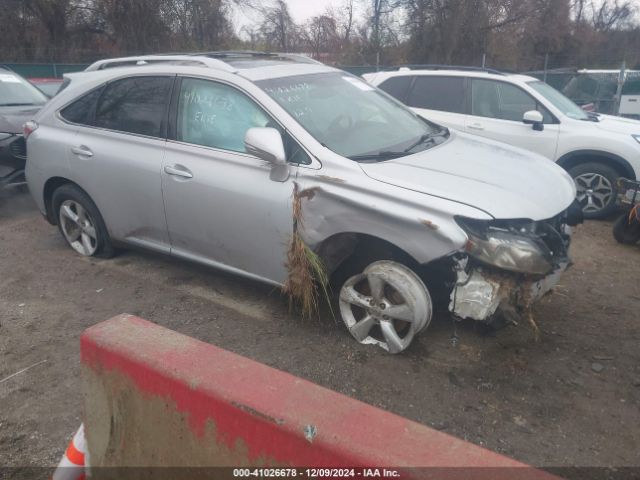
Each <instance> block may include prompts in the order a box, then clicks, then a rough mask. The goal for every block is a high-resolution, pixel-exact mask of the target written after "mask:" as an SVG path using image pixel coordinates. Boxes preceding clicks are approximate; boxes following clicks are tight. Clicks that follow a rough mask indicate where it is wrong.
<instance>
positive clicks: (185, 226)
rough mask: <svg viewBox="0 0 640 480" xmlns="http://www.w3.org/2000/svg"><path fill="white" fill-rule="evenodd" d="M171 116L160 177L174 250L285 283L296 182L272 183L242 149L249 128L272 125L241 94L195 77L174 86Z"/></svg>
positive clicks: (266, 168) (267, 170)
mask: <svg viewBox="0 0 640 480" xmlns="http://www.w3.org/2000/svg"><path fill="white" fill-rule="evenodd" d="M172 110H175V114H174V113H172V119H173V121H174V126H173V127H172V130H175V131H172V132H171V134H170V135H171V140H170V141H169V142H168V143H167V151H166V156H165V159H164V164H163V171H162V188H163V192H164V202H165V211H166V217H167V224H168V228H169V235H170V238H171V252H172V253H173V254H175V255H177V256H180V257H184V258H189V259H192V260H196V261H200V262H204V263H208V264H210V265H213V266H217V267H222V268H225V269H227V270H231V271H234V272H236V273H241V274H245V275H248V276H252V277H255V278H258V279H260V280H264V281H269V282H271V283H283V282H284V281H285V279H286V275H287V273H286V267H285V260H286V252H287V249H288V245H289V241H290V239H291V235H292V230H293V218H292V192H293V178H292V176H290V177H289V179H288V180H285V181H284V182H280V181H275V180H271V179H270V178H269V175H270V172H271V166H270V165H269V164H267V163H266V162H264V161H263V160H260V159H258V158H256V157H254V156H252V155H249V154H247V153H245V148H244V137H245V133H246V131H247V130H248V129H249V128H252V127H265V126H271V127H277V124H275V122H274V121H273V120H272V119H271V117H270V116H269V115H268V114H267V113H266V112H265V111H264V110H263V109H262V108H261V107H260V106H259V105H258V104H257V103H256V102H255V101H254V100H253V99H251V98H250V97H249V96H248V95H247V94H245V93H244V92H242V91H240V90H238V89H236V88H235V87H233V86H230V85H228V84H225V83H221V82H217V81H211V80H203V79H198V78H183V79H181V80H180V81H179V87H178V88H177V90H176V95H175V96H174V107H172ZM292 170H293V168H292ZM292 173H295V172H292Z"/></svg>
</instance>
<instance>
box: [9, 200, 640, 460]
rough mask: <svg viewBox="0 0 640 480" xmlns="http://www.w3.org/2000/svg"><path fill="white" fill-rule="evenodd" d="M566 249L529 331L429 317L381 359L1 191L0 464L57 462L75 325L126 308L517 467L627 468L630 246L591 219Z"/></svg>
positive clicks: (638, 445) (241, 292) (73, 378)
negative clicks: (91, 249) (61, 227)
mask: <svg viewBox="0 0 640 480" xmlns="http://www.w3.org/2000/svg"><path fill="white" fill-rule="evenodd" d="M573 258H574V261H575V265H574V266H573V268H572V269H571V270H570V271H569V272H568V273H567V274H566V275H565V276H564V277H563V279H562V281H561V285H560V286H558V287H557V288H556V289H555V291H554V293H553V294H551V295H550V296H548V297H546V298H545V299H543V300H542V301H541V303H539V304H538V305H537V307H536V309H535V313H536V319H537V322H538V324H539V325H540V328H541V338H540V341H539V342H537V343H536V342H535V341H534V338H533V334H532V331H531V330H530V328H529V327H528V326H526V325H520V326H518V327H509V328H507V329H504V330H501V331H499V332H497V333H493V334H487V333H482V332H480V331H478V329H476V328H474V326H473V325H472V324H470V323H469V324H467V323H459V324H454V322H452V321H451V319H449V318H436V319H435V320H434V321H433V322H432V324H431V327H430V328H429V329H428V330H427V331H426V332H425V333H424V334H423V335H422V336H421V337H420V338H419V339H418V340H417V341H415V342H414V344H413V345H412V346H411V347H410V349H409V350H408V351H406V352H405V353H404V354H402V355H398V356H391V355H388V354H385V353H384V352H383V351H381V350H379V349H376V348H374V347H367V346H362V345H359V344H357V343H356V342H355V341H353V340H352V339H351V337H350V336H349V334H348V332H347V331H346V329H345V328H344V327H343V326H342V325H341V324H338V323H335V322H334V320H333V319H331V318H325V319H322V320H318V321H305V322H303V321H300V320H299V319H297V318H296V317H295V316H294V315H290V314H289V310H288V303H287V300H286V299H285V298H283V297H282V296H281V295H280V294H279V293H278V292H277V291H274V290H273V289H272V288H270V287H265V286H263V285H259V284H256V283H253V282H250V281H246V280H242V279H238V278H236V277H232V276H230V275H227V274H224V273H220V272H218V271H215V270H210V269H206V268H202V267H199V266H195V265H192V264H188V263H181V262H178V261H176V260H173V259H171V258H168V257H164V256H159V255H153V254H148V253H143V252H137V251H128V252H124V253H122V254H121V255H120V256H118V257H116V258H115V259H112V260H89V259H84V258H81V257H79V256H78V255H77V254H75V253H74V252H73V251H72V250H71V249H70V248H68V247H66V245H65V244H64V242H63V240H62V238H61V236H60V235H59V233H58V231H57V230H56V228H54V227H51V226H50V225H48V224H47V223H46V222H45V220H44V219H43V218H42V217H41V215H40V214H39V213H38V212H37V210H36V208H35V206H34V204H33V203H32V201H31V198H30V197H29V195H28V194H27V193H25V192H24V191H22V192H13V193H12V194H11V195H8V196H7V195H5V196H3V197H0V464H2V465H5V466H27V465H33V466H45V465H54V464H56V463H57V462H58V460H59V458H60V456H61V454H62V452H63V450H64V448H65V446H66V442H67V441H68V438H69V437H70V435H71V434H72V433H73V432H74V431H75V430H76V429H77V427H78V425H79V424H80V421H81V414H82V411H81V392H80V388H81V386H80V378H79V370H80V368H79V343H78V338H79V335H80V333H81V332H82V331H83V330H84V329H85V328H87V327H89V326H91V325H93V324H95V323H97V322H100V321H102V320H105V319H107V318H110V317H112V316H114V315H116V314H119V313H122V312H127V313H132V314H136V315H139V316H141V317H143V318H146V319H148V320H151V321H153V322H156V323H158V324H160V325H163V326H166V327H169V328H172V329H174V330H177V331H179V332H182V333H185V334H187V335H191V336H193V337H196V338H199V339H201V340H204V341H207V342H210V343H213V344H216V345H218V346H221V347H223V348H226V349H228V350H231V351H233V352H236V353H239V354H242V355H246V356H248V357H250V358H253V359H255V360H258V361H260V362H263V363H266V364H268V365H271V366H273V367H276V368H279V369H282V370H285V371H287V372H290V373H292V374H295V375H299V376H301V377H304V378H306V379H309V380H311V381H313V382H316V383H318V384H320V385H323V386H326V387H329V388H332V389H334V390H337V391H339V392H342V393H344V394H346V395H349V396H352V397H355V398H357V399H359V400H362V401H364V402H367V403H370V404H373V405H376V406H378V407H381V408H383V409H386V410H389V411H392V412H395V413H397V414H400V415H403V416H405V417H408V418H410V419H413V420H415V421H418V422H421V423H423V424H426V425H430V426H433V427H435V428H437V429H440V430H443V431H446V432H448V433H451V434H453V435H455V436H458V437H461V438H464V439H467V440H469V441H472V442H474V443H476V444H479V445H482V446H485V447H487V448H489V449H491V450H495V451H498V452H502V453H504V454H507V455H509V456H512V457H514V458H516V459H518V460H521V461H524V462H527V463H530V464H534V465H538V466H546V467H549V466H618V467H620V466H640V458H639V452H640V428H638V426H639V425H640V348H639V346H640V322H639V319H640V317H639V315H638V312H639V311H640V277H639V272H640V246H636V247H624V246H620V245H618V244H616V243H615V241H614V240H613V238H612V236H611V224H610V223H609V222H590V223H588V224H586V225H584V226H581V227H579V228H578V230H577V233H576V235H575V240H574V246H573ZM454 338H455V339H457V341H453V340H452V339H454ZM33 365H35V366H33ZM30 366H33V367H32V368H31V369H29V370H27V371H24V372H23V373H20V374H18V375H15V376H13V377H11V378H9V379H6V377H8V376H10V375H12V374H14V373H16V372H19V371H21V370H22V369H25V368H27V367H30Z"/></svg>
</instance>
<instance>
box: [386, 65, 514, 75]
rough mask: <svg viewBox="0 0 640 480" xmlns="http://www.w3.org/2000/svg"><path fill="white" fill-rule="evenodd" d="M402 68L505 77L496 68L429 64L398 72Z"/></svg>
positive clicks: (409, 67)
mask: <svg viewBox="0 0 640 480" xmlns="http://www.w3.org/2000/svg"><path fill="white" fill-rule="evenodd" d="M400 68H408V69H410V70H411V69H415V70H459V71H463V72H484V73H491V74H494V75H505V73H504V72H502V71H500V70H496V69H494V68H484V67H469V66H464V65H437V64H427V65H399V66H398V70H399V69H400Z"/></svg>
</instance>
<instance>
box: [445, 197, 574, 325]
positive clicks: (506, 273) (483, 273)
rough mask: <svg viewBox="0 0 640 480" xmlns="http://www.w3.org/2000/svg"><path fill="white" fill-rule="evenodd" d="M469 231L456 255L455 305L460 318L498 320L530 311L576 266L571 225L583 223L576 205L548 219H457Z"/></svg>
mask: <svg viewBox="0 0 640 480" xmlns="http://www.w3.org/2000/svg"><path fill="white" fill-rule="evenodd" d="M456 222H457V223H458V225H459V226H460V227H461V228H462V229H463V230H464V231H465V232H466V233H467V236H468V238H469V239H468V241H467V243H466V245H465V251H464V252H459V253H456V254H455V255H454V256H453V261H454V269H455V272H456V282H455V285H454V286H453V289H452V291H451V294H450V298H449V300H450V301H449V310H450V311H451V312H452V313H453V314H454V315H456V316H457V317H459V318H463V319H464V318H470V319H473V320H476V321H481V322H487V323H490V322H492V320H493V318H494V316H495V315H496V314H497V313H499V314H502V315H503V316H505V317H506V318H508V319H510V320H512V321H513V320H515V319H517V318H519V317H521V316H522V315H523V314H525V313H526V312H529V310H530V307H531V305H532V304H533V303H534V302H535V301H536V300H538V299H539V298H541V297H542V296H544V295H545V294H546V293H548V292H549V291H550V290H551V289H552V288H553V287H554V286H555V285H556V284H557V283H558V281H559V279H560V276H561V275H562V273H563V272H564V271H565V270H566V269H567V267H568V266H569V265H570V263H571V261H570V258H569V246H570V243H571V227H572V226H575V225H577V224H578V223H581V222H582V217H581V214H580V213H579V209H578V210H576V208H575V207H574V205H572V207H571V208H569V209H568V210H566V211H565V212H563V213H561V214H560V215H557V216H556V217H554V218H552V219H549V220H545V221H531V220H525V219H515V220H489V221H486V220H474V219H468V218H462V217H458V218H456Z"/></svg>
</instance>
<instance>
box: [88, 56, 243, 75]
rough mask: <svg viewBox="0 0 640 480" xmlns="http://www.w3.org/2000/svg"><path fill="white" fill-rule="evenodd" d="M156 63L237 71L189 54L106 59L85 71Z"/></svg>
mask: <svg viewBox="0 0 640 480" xmlns="http://www.w3.org/2000/svg"><path fill="white" fill-rule="evenodd" d="M158 63H178V64H188V65H194V64H195V65H199V66H203V67H209V68H217V69H219V70H224V71H227V72H232V73H235V72H237V69H235V68H233V67H232V66H231V65H229V64H228V63H225V62H223V61H222V60H219V59H217V58H210V57H208V56H203V55H190V54H159V55H139V56H133V57H118V58H108V59H105V60H98V61H97V62H94V63H92V64H91V65H89V66H88V67H87V68H86V69H85V71H87V72H91V71H95V70H104V69H107V68H115V67H133V66H143V65H153V64H158Z"/></svg>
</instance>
